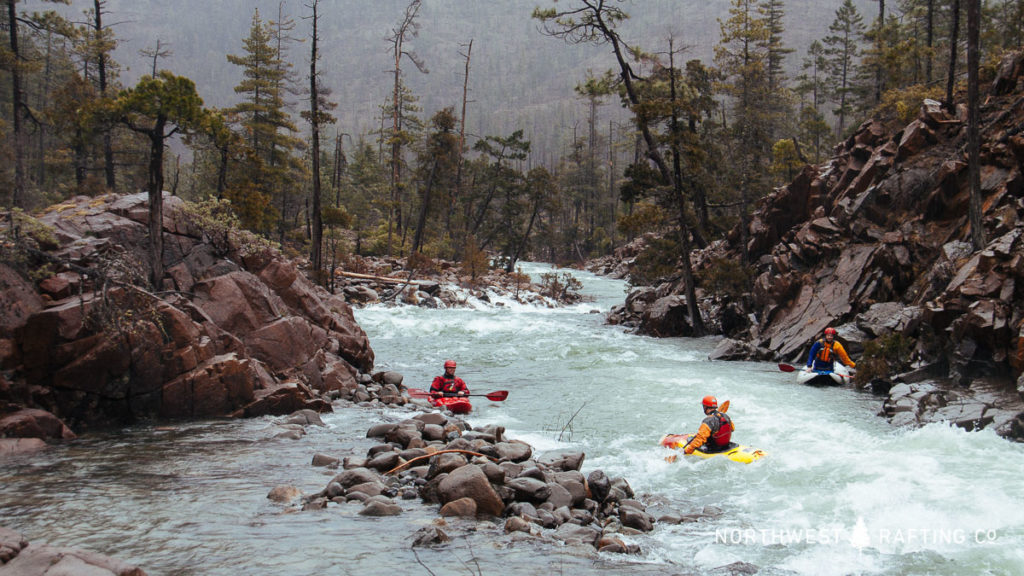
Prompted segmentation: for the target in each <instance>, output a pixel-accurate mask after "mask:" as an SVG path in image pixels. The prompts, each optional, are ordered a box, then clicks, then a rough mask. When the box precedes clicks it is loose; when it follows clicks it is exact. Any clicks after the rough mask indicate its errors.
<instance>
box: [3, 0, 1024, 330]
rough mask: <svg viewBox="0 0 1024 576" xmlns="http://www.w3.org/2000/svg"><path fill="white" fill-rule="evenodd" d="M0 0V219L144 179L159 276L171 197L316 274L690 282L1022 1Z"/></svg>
mask: <svg viewBox="0 0 1024 576" xmlns="http://www.w3.org/2000/svg"><path fill="white" fill-rule="evenodd" d="M4 5H5V7H6V8H7V10H6V11H4V12H3V14H2V16H0V26H2V29H3V31H4V36H6V39H5V41H4V42H3V44H2V48H0V66H2V74H0V98H2V101H0V137H2V138H0V155H2V156H3V157H4V158H5V160H7V161H6V162H5V163H4V165H3V171H2V172H0V178H2V184H3V189H4V190H9V191H10V193H9V194H7V195H6V197H5V205H6V207H8V208H9V210H8V212H7V214H6V216H7V217H6V223H7V229H8V230H9V231H10V233H11V234H12V235H13V236H14V238H15V239H16V240H22V238H21V237H20V230H22V229H23V228H25V227H30V226H31V216H30V214H26V213H25V212H26V211H27V212H29V213H30V212H31V211H33V210H36V209H38V208H40V207H42V206H45V205H48V204H52V203H54V202H58V201H62V200H65V199H67V198H69V197H71V196H75V195H81V194H86V195H100V194H103V193H104V192H108V191H112V192H125V191H128V192H135V191H138V190H140V189H145V190H146V191H147V192H148V194H149V198H150V202H151V210H152V214H151V221H150V234H151V236H152V240H153V243H152V246H151V247H150V248H151V251H152V253H151V260H152V262H153V265H154V266H155V268H154V269H152V270H150V271H148V277H149V279H150V282H151V283H152V284H153V285H157V286H159V285H160V282H161V280H162V277H163V270H162V269H160V268H159V266H161V265H162V264H163V263H162V259H161V257H160V255H161V253H162V252H163V247H162V245H161V242H162V241H161V237H162V235H161V234H160V225H161V222H160V219H161V217H162V216H161V210H162V208H161V203H162V194H163V193H164V192H167V193H170V194H171V195H175V196H181V197H183V198H185V199H186V200H189V201H192V202H197V203H199V204H201V205H202V207H201V208H199V209H200V210H203V211H206V212H208V213H209V214H210V215H211V217H212V218H216V219H220V221H221V225H223V226H225V227H229V228H230V227H242V228H245V229H248V230H251V231H254V232H257V233H258V234H260V235H262V236H263V237H265V238H267V239H270V240H273V241H275V242H277V243H279V244H280V245H282V246H283V247H285V248H286V250H288V251H289V253H290V254H291V255H294V256H300V255H301V256H308V258H309V266H310V271H311V273H312V274H313V275H314V276H315V277H316V281H317V282H320V283H323V284H324V285H326V286H328V287H330V286H331V283H332V280H333V278H334V277H335V273H336V272H337V271H338V270H339V269H344V268H359V266H360V263H359V262H358V258H359V257H362V256H387V257H406V256H412V257H413V258H412V263H411V264H408V263H407V264H402V265H408V266H411V267H414V268H415V267H417V266H419V267H425V268H431V267H433V266H435V265H436V262H435V261H436V260H438V259H445V260H454V261H459V262H461V263H462V264H463V265H464V266H466V267H467V269H470V270H476V269H477V268H478V267H479V266H480V264H481V263H490V264H491V265H495V266H501V267H503V268H505V269H506V270H507V271H509V272H513V271H514V270H515V265H516V262H517V261H519V260H521V259H525V258H531V259H540V260H546V261H551V262H556V263H560V264H566V263H572V262H582V261H585V260H587V259H589V258H594V257H597V256H602V255H606V254H609V253H611V252H612V251H613V250H614V249H615V248H616V247H618V246H621V245H623V244H624V243H627V242H630V241H631V240H633V239H634V238H636V237H638V236H642V235H645V234H648V233H656V234H657V237H658V240H657V242H655V243H652V244H651V245H650V246H648V248H647V250H646V252H645V254H644V255H642V256H643V257H642V258H640V259H639V262H640V266H638V267H637V268H636V269H635V272H634V274H633V277H632V278H631V279H632V281H633V282H634V283H638V284H643V283H647V282H652V281H655V280H657V278H658V277H659V276H663V275H665V274H671V273H674V270H675V268H676V265H677V264H676V262H677V261H678V265H679V266H681V267H682V268H683V270H684V272H683V274H684V276H685V277H686V278H687V280H686V284H687V286H688V290H689V291H692V290H694V289H695V287H696V284H697V281H696V279H694V278H692V274H691V273H690V272H688V268H689V257H688V256H689V254H690V253H691V251H693V250H694V249H699V248H704V247H706V246H708V245H710V244H712V243H713V242H715V241H716V240H719V239H721V238H722V237H723V236H724V234H725V233H726V232H727V231H728V230H730V229H736V226H737V224H739V227H738V229H739V230H744V231H746V230H749V229H750V227H749V225H748V224H749V222H748V220H749V218H750V215H751V213H752V208H753V206H754V205H755V203H756V202H757V201H758V200H759V199H760V198H763V197H765V196H766V195H768V194H770V193H771V192H772V190H773V189H775V188H777V187H779V186H781V185H784V184H785V183H787V182H789V181H791V180H792V179H793V177H794V176H795V175H796V174H798V173H799V172H800V171H801V169H802V168H803V167H804V166H806V165H808V164H810V165H815V164H819V163H821V162H822V161H824V160H826V159H827V158H828V156H829V155H830V154H831V152H832V151H833V149H834V147H835V143H836V142H839V141H841V140H843V139H844V138H846V137H848V136H849V135H850V134H852V133H854V132H855V131H856V130H857V127H858V126H859V125H860V124H861V123H862V122H863V119H864V118H866V117H868V116H869V115H876V116H880V117H885V118H889V119H892V120H893V121H894V122H897V123H899V122H909V120H910V119H912V116H913V111H915V110H916V109H918V108H919V106H920V103H921V101H922V100H923V99H925V98H930V99H934V100H936V101H941V102H944V103H945V106H947V107H951V106H953V105H954V97H953V95H954V93H955V92H956V91H957V90H960V89H962V88H963V87H964V84H965V81H966V80H968V78H967V74H965V72H971V73H974V74H983V75H985V76H986V77H989V78H990V77H992V75H993V74H994V67H995V65H996V63H997V62H999V60H1000V59H1001V58H1002V57H1003V56H1004V54H1005V53H1006V52H1007V51H1012V50H1014V49H1019V47H1020V46H1021V43H1022V36H1024V24H1022V23H1024V0H986V1H984V2H982V1H981V0H970V1H966V2H960V1H952V0H950V1H943V0H900V1H897V2H892V1H890V2H883V1H881V0H879V1H877V2H871V1H867V0H864V1H863V2H855V1H854V0H842V2H828V3H822V2H806V1H801V2H797V1H791V2H784V1H783V0H728V1H725V0H718V1H715V2H692V1H688V0H673V1H669V0H657V1H655V0H651V1H645V2H627V1H609V0H574V1H569V0H561V1H559V2H550V1H549V2H541V3H539V4H535V3H533V2H519V1H515V2H513V1H494V2H470V1H466V0H464V1H455V0H449V1H447V2H441V1H432V0H387V1H381V2H374V3H372V4H371V3H365V2H355V1H348V2H341V1H326V0H307V1H305V2H298V1H295V2H278V3H272V2H269V1H267V2H241V1H239V0H228V1H223V2H215V3H202V2H198V1H193V0H184V1H181V2H175V3H167V2H146V1H139V2H127V1H125V0H91V1H87V0H61V1H49V2H44V1H43V0H9V1H8V2H6V3H5V4H4ZM50 9H55V11H50ZM880 16H881V17H880ZM471 42H472V50H471V49H470V43H471ZM314 54H315V57H314ZM969 55H970V57H968V56H969ZM467 68H468V69H469V74H468V82H466V69H467ZM464 91H465V92H466V96H465V99H464V98H463V93H464ZM20 218H23V219H25V221H24V222H19V219H20ZM741 240H742V241H743V243H744V244H745V243H746V239H741ZM15 244H16V243H15ZM30 248H31V247H30V246H29V247H26V248H25V249H30ZM168 264H169V265H170V264H172V263H168ZM471 276H473V277H475V276H476V275H475V274H471ZM688 301H689V302H691V303H693V302H694V301H695V299H694V298H693V297H692V293H691V294H688ZM690 313H691V316H696V311H695V310H691V311H690ZM698 331H699V330H698Z"/></svg>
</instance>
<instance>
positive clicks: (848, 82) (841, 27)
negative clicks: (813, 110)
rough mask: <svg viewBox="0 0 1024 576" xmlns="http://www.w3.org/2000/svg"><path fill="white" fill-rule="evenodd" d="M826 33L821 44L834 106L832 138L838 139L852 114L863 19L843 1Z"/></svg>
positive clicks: (847, 2)
mask: <svg viewBox="0 0 1024 576" xmlns="http://www.w3.org/2000/svg"><path fill="white" fill-rule="evenodd" d="M828 30H829V34H828V36H826V37H825V38H824V39H823V40H822V43H823V44H824V45H825V55H826V57H827V58H828V65H829V77H830V80H831V83H832V86H833V87H834V88H833V91H832V101H833V102H835V103H836V104H837V106H836V108H835V109H834V110H833V112H834V113H835V115H836V118H837V124H836V136H842V134H843V132H845V130H846V117H847V116H849V115H850V113H851V112H852V111H853V98H852V96H851V94H852V93H853V92H854V89H855V86H854V85H853V79H854V77H855V74H856V71H857V62H858V58H859V56H860V43H861V41H862V40H863V38H864V19H863V18H862V17H861V15H860V12H859V11H858V10H857V7H856V6H854V4H853V1H852V0H843V4H842V6H840V7H839V8H838V9H837V10H836V17H835V19H834V20H833V21H832V24H830V25H829V27H828Z"/></svg>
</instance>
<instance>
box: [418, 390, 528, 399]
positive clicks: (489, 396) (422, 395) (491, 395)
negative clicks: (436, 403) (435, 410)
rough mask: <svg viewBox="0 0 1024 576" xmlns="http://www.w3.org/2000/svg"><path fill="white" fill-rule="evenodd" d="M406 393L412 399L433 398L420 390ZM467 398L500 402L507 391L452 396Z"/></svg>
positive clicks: (505, 396)
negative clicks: (481, 398)
mask: <svg viewBox="0 0 1024 576" xmlns="http://www.w3.org/2000/svg"><path fill="white" fill-rule="evenodd" d="M407 392H408V393H409V396H411V397H412V398H434V395H433V394H431V393H430V392H428V391H427V390H422V389H420V388H409V389H408V390H407ZM467 396H483V397H485V398H487V399H488V400H491V401H493V402H501V401H502V400H504V399H506V398H508V390H495V391H494V392H488V393H487V394H463V395H462V396H453V398H464V397H467Z"/></svg>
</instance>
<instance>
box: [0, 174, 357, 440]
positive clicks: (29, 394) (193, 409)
mask: <svg viewBox="0 0 1024 576" xmlns="http://www.w3.org/2000/svg"><path fill="white" fill-rule="evenodd" d="M147 208H148V207H147V197H146V194H135V195H128V196H118V195H107V196H102V197H97V198H88V197H76V198H73V199H71V200H69V201H67V202H65V203H63V204H60V205H57V206H54V207H52V208H51V209H50V210H48V211H47V212H46V213H45V214H44V215H42V216H41V217H40V218H39V222H40V223H42V224H43V225H45V226H48V227H49V228H50V229H51V231H52V232H53V234H54V236H55V237H56V238H57V244H58V245H57V246H55V247H50V248H49V249H47V250H45V251H42V250H35V251H31V250H30V251H28V254H29V255H30V256H31V257H32V258H34V261H35V262H36V263H38V264H39V265H40V267H41V266H42V265H44V264H45V265H46V266H47V269H52V270H53V271H54V273H53V274H52V275H50V276H48V277H45V278H43V279H42V280H40V281H39V282H38V284H36V283H33V282H30V281H29V280H27V279H26V274H24V273H19V272H18V271H16V270H14V269H12V268H10V267H8V266H5V265H0V309H2V310H3V314H2V315H0V316H2V321H0V368H2V369H3V370H5V371H6V372H5V374H6V377H5V378H4V379H3V380H2V381H0V382H2V386H0V414H4V413H8V412H13V411H15V410H18V409H20V408H39V409H44V410H47V411H49V412H50V413H52V414H53V415H55V416H56V417H59V418H60V419H62V420H63V421H65V422H67V423H68V424H69V425H71V426H73V427H76V428H86V427H90V426H103V425H108V424H114V423H122V422H127V421H132V420H136V419H140V418H201V417H215V416H225V415H261V414H285V413H290V412H293V411H295V410H298V409H301V408H313V409H316V410H321V411H329V410H330V409H331V407H330V402H329V401H327V400H325V399H324V398H322V397H321V396H322V395H326V394H332V395H333V397H339V396H341V397H347V398H353V397H354V395H355V393H356V391H357V389H358V388H359V386H360V385H365V384H368V383H370V382H371V380H370V376H369V372H370V371H371V370H372V369H373V361H374V357H373V351H372V350H371V348H370V345H369V341H368V339H367V337H366V334H365V333H364V332H363V330H362V329H361V328H360V327H359V325H358V324H357V323H356V322H355V318H354V316H353V314H352V309H351V307H350V306H349V305H348V303H347V302H345V300H344V297H342V296H337V295H332V294H329V293H328V292H327V291H325V290H324V289H323V288H321V287H319V286H316V285H315V284H313V283H312V282H311V281H310V280H309V279H308V278H306V276H305V275H304V274H303V273H301V272H300V271H299V270H298V269H297V268H296V267H295V265H294V264H293V263H292V262H290V261H288V260H286V259H285V258H283V257H282V256H281V255H280V254H278V253H277V252H276V251H275V250H274V249H272V248H270V247H269V245H267V244H265V243H261V242H259V241H258V239H255V238H254V237H250V236H247V235H245V234H244V233H242V232H240V231H237V230H226V229H218V228H210V225H209V224H203V221H202V219H201V218H197V217H195V215H194V214H192V213H190V212H189V211H188V207H187V206H186V205H185V203H183V202H182V201H181V200H180V199H179V198H176V197H171V196H165V198H164V222H163V228H164V235H165V254H164V267H165V269H166V270H167V274H166V276H165V278H164V282H163V286H162V287H161V288H162V289H161V290H160V291H157V292H153V291H151V289H150V288H149V287H148V286H146V285H145V282H139V281H137V280H136V279H137V278H145V277H146V275H145V270H146V264H145V262H146V254H147V243H148V239H147V237H146V234H147V229H146V225H145V223H146V222H147V219H148V217H149V213H148V209H147ZM22 272H24V271H22ZM364 388H365V386H364ZM364 392H365V390H364ZM360 399H366V398H365V394H364V396H361V397H360ZM28 428H30V427H28V426H23V427H21V428H19V429H18V430H16V431H13V432H12V431H11V430H8V431H7V432H6V433H7V434H8V435H11V436H21V435H27V436H38V434H35V433H32V432H28V431H27V430H28ZM39 437H41V436H39Z"/></svg>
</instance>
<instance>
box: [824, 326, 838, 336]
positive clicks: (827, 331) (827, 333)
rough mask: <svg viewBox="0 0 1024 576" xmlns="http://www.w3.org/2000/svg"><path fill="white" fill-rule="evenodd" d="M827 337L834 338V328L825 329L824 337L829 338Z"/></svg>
mask: <svg viewBox="0 0 1024 576" xmlns="http://www.w3.org/2000/svg"><path fill="white" fill-rule="evenodd" d="M829 335H832V336H835V335H836V329H835V328H831V327H830V328H825V336H829Z"/></svg>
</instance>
